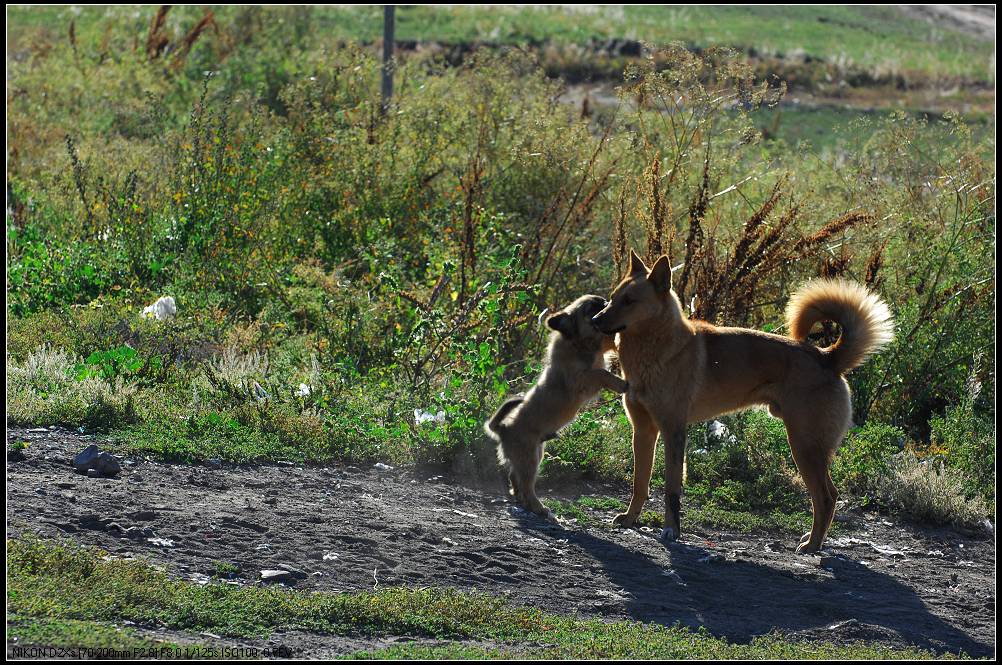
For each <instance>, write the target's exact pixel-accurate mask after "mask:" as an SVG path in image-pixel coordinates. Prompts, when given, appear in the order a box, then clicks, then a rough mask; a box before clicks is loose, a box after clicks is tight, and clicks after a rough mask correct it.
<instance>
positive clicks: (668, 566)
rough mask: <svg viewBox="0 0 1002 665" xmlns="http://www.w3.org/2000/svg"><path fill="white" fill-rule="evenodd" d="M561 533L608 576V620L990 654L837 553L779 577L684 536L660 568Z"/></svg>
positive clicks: (630, 553)
mask: <svg viewBox="0 0 1002 665" xmlns="http://www.w3.org/2000/svg"><path fill="white" fill-rule="evenodd" d="M520 523H521V524H520V526H521V528H522V529H523V530H525V531H531V532H535V533H537V534H540V535H544V534H545V535H546V536H549V537H552V536H553V535H554V531H553V528H552V525H548V524H546V523H545V522H543V521H541V520H539V519H538V518H535V517H534V516H525V517H524V518H521V519H520ZM559 535H560V538H562V539H567V540H568V541H569V544H573V545H577V546H578V547H580V548H582V549H583V550H584V551H585V552H587V553H588V555H590V556H591V557H592V558H594V560H595V561H597V562H598V563H599V564H600V565H601V566H602V567H603V568H604V571H605V574H606V576H607V578H608V579H609V581H610V582H611V584H612V585H614V586H615V587H616V589H617V590H621V591H618V595H619V596H621V597H622V599H621V600H620V601H619V603H620V605H619V607H616V608H615V609H614V610H613V612H612V613H615V614H619V613H620V612H621V613H622V614H625V615H627V616H630V617H631V618H633V619H638V620H641V621H647V622H653V623H659V624H663V625H674V624H679V625H682V626H687V627H690V628H698V627H701V626H702V627H705V628H706V629H707V630H709V631H710V632H711V633H712V634H714V635H716V636H718V637H726V638H727V639H728V640H731V641H735V642H747V641H749V640H751V639H752V638H754V637H756V636H760V635H765V634H768V633H770V632H772V631H776V630H778V631H779V632H781V633H784V634H789V633H800V634H803V635H805V636H809V637H811V638H814V639H826V638H827V639H826V641H828V640H832V639H835V640H836V641H838V642H845V641H852V640H876V639H879V640H880V641H882V642H885V643H886V642H888V641H890V642H892V643H900V644H902V645H903V644H911V645H914V646H917V647H919V648H922V649H927V650H929V651H932V652H935V653H943V652H946V651H950V652H956V651H959V650H962V651H964V652H965V653H967V654H968V655H969V656H973V657H983V656H990V655H992V654H993V653H994V652H993V648H992V646H991V645H990V644H985V643H982V642H978V641H976V640H975V639H973V638H972V637H970V636H969V635H967V634H966V633H964V632H963V631H961V630H959V629H958V628H956V627H955V626H952V625H950V624H949V623H947V622H945V621H943V620H942V619H940V618H939V617H937V616H936V615H934V614H932V613H931V612H930V611H929V610H928V609H927V607H926V605H925V603H924V602H923V600H922V599H921V598H920V597H919V596H917V595H916V594H915V592H914V591H913V590H912V589H910V588H909V587H908V586H906V585H904V584H902V583H901V582H900V581H899V580H897V579H895V578H894V577H891V576H889V575H886V574H884V573H881V572H877V571H874V570H872V569H870V568H869V567H867V566H865V565H863V564H862V563H860V562H858V561H854V560H852V559H850V558H848V557H845V556H842V555H838V556H836V557H832V558H830V559H826V561H825V568H821V567H820V566H819V565H818V561H819V560H818V559H817V558H816V557H801V556H800V555H796V554H794V553H793V551H792V545H791V551H790V552H789V554H788V556H789V557H790V559H791V564H794V565H792V566H791V567H790V568H786V569H784V568H781V567H773V566H770V565H768V564H766V563H759V562H756V561H754V560H751V559H748V558H743V557H742V558H736V559H729V558H725V557H722V556H721V552H720V550H719V549H716V548H709V547H703V546H701V545H698V544H692V543H691V542H685V538H683V542H679V543H672V544H669V545H662V544H661V543H659V546H661V547H666V549H667V553H668V557H669V561H668V562H666V563H659V562H658V561H655V560H652V559H651V558H650V557H649V556H648V555H647V554H645V553H644V552H643V551H641V545H642V544H643V540H644V538H647V536H644V535H641V534H639V533H638V534H637V547H636V548H635V549H631V548H630V547H628V546H624V545H621V544H619V543H617V542H614V541H612V540H610V539H606V538H603V537H601V535H594V534H592V533H589V532H587V531H582V530H579V529H565V530H562V531H560V532H559ZM690 538H691V537H690ZM795 564H800V566H797V565H795ZM833 627H834V628H833ZM835 631H837V632H835Z"/></svg>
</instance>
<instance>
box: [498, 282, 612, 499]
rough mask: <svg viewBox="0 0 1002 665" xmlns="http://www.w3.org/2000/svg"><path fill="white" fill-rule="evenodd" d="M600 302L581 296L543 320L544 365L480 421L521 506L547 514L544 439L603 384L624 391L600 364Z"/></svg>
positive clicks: (603, 340)
mask: <svg viewBox="0 0 1002 665" xmlns="http://www.w3.org/2000/svg"><path fill="white" fill-rule="evenodd" d="M603 307H605V299H604V298H601V297H599V296H582V297H580V298H578V299H577V300H575V301H574V302H573V303H571V305H569V306H568V307H567V308H566V309H564V310H563V311H562V312H559V313H557V314H554V315H553V316H551V317H550V318H548V319H547V320H546V325H547V326H549V327H550V328H551V329H552V330H553V332H552V333H551V334H550V344H549V347H548V348H547V350H546V367H545V369H543V373H542V374H541V375H540V377H539V380H538V381H537V382H536V385H535V386H533V387H532V389H531V390H529V392H528V393H527V394H526V395H525V396H524V397H522V396H519V397H514V398H512V399H509V400H508V401H506V402H505V403H504V404H502V405H501V407H500V408H499V409H498V410H497V413H495V414H494V416H493V417H492V418H491V419H490V420H489V421H487V423H485V424H484V431H485V432H487V434H488V436H490V437H491V438H492V439H494V440H495V441H496V442H497V443H498V461H499V462H500V463H501V465H502V466H504V467H505V468H506V469H507V470H508V479H509V480H510V481H511V493H512V495H513V496H514V497H515V499H516V500H517V501H518V502H519V503H520V504H521V505H522V506H523V507H524V508H525V509H526V510H529V511H532V512H534V513H536V514H537V515H541V516H543V517H550V511H549V510H548V509H547V508H546V507H545V506H544V505H543V504H542V503H540V501H539V498H538V497H537V496H536V475H537V474H538V472H539V462H540V460H541V459H542V458H543V447H544V444H545V441H547V440H548V439H552V438H553V437H554V436H556V435H555V432H556V431H557V430H558V429H560V428H561V427H563V426H564V425H566V424H567V423H569V422H571V421H572V420H573V419H574V416H576V415H577V412H578V410H579V409H580V408H581V407H582V406H584V404H585V402H587V401H588V400H590V399H591V398H593V397H595V396H596V395H597V394H598V393H599V392H600V391H601V390H602V388H606V389H607V390H613V391H615V392H618V393H623V392H626V389H627V387H628V386H627V383H626V382H625V381H623V380H622V379H621V378H619V377H618V376H616V375H615V374H612V373H611V372H609V371H608V370H607V369H606V368H605V358H604V354H605V352H606V351H611V350H612V348H613V337H612V336H611V335H603V334H602V333H601V332H599V330H598V328H596V327H595V324H594V323H593V322H592V317H593V316H595V314H598V312H599V311H601V309H602V308H603Z"/></svg>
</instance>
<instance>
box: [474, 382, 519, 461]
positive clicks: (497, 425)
mask: <svg viewBox="0 0 1002 665" xmlns="http://www.w3.org/2000/svg"><path fill="white" fill-rule="evenodd" d="M524 399H525V398H524V397H522V396H521V395H519V396H517V397H512V398H511V399H509V400H506V401H505V403H504V404H502V405H501V406H500V407H498V410H497V411H496V412H495V413H494V415H493V416H491V419H490V420H488V421H487V422H486V423H484V433H486V434H487V436H489V437H491V438H492V439H494V441H496V442H497V443H501V439H502V437H503V436H504V431H505V429H507V428H506V427H505V426H504V425H502V424H501V421H502V420H504V419H505V418H507V417H508V414H510V413H511V412H512V411H514V410H515V409H516V408H517V407H518V406H519V405H520V404H522V402H523V401H524ZM498 454H499V455H500V452H499V453H498Z"/></svg>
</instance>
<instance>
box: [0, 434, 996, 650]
mask: <svg viewBox="0 0 1002 665" xmlns="http://www.w3.org/2000/svg"><path fill="white" fill-rule="evenodd" d="M7 439H8V442H10V441H12V440H22V441H23V440H27V441H30V442H31V445H30V446H29V448H28V450H27V454H26V455H27V456H26V459H25V460H24V461H21V462H14V463H11V462H8V465H7V518H8V526H7V533H8V536H12V535H17V534H19V533H23V532H25V531H33V532H36V533H39V534H41V535H43V536H45V537H50V538H51V537H62V538H68V539H71V540H73V541H76V542H78V543H82V544H86V545H94V546H99V547H101V548H104V549H106V550H108V551H109V552H111V553H114V554H117V555H119V556H139V557H145V558H148V559H150V560H152V561H154V562H157V563H161V564H165V565H166V566H168V568H169V569H170V570H171V571H172V572H174V573H176V574H177V575H179V576H182V577H184V578H186V579H190V580H193V581H196V582H202V583H204V582H207V581H208V580H209V577H210V576H212V575H213V574H214V573H215V572H216V564H217V563H219V562H229V563H232V564H236V565H237V566H239V568H240V571H241V572H240V574H239V576H238V577H237V580H236V581H237V582H238V583H244V584H259V583H261V582H260V581H259V577H260V573H261V571H262V570H268V569H277V568H285V569H288V568H289V567H291V568H293V569H296V570H298V571H301V573H305V576H304V577H303V578H302V579H299V580H294V581H290V582H289V585H290V586H295V587H296V588H301V589H313V590H325V591H355V590H372V589H374V588H377V589H378V588H385V587H389V586H396V585H406V586H414V587H417V586H451V587H456V588H459V589H464V590H473V589H476V590H479V591H486V592H489V593H492V594H500V595H508V596H510V598H511V601H512V602H514V603H521V604H525V605H530V606H535V607H540V608H543V609H545V610H547V611H550V612H553V613H558V614H563V615H568V614H578V615H581V616H601V617H608V618H632V619H638V620H643V621H649V622H657V623H662V624H667V625H671V624H675V623H679V624H682V625H685V626H692V627H697V626H705V627H706V628H707V629H708V630H709V631H710V632H712V633H713V634H715V635H718V636H726V637H727V638H728V639H729V640H731V641H736V642H743V641H747V640H749V639H751V638H752V637H754V636H756V635H763V634H765V633H768V632H770V631H773V630H776V631H779V632H781V633H783V634H785V635H788V636H792V637H795V638H796V637H802V638H805V639H819V640H825V641H830V642H836V643H840V642H847V641H852V640H868V641H875V642H879V643H883V644H885V645H889V646H904V645H909V644H910V645H916V646H919V647H922V648H926V649H931V650H933V651H936V652H943V651H957V650H963V651H965V652H967V653H968V654H970V655H972V656H993V655H994V643H995V572H994V571H995V546H994V537H993V536H992V535H991V534H989V533H988V532H987V531H986V532H985V533H982V534H961V533H958V532H956V531H953V530H949V529H933V528H928V527H921V528H920V527H915V526H908V525H903V524H895V523H892V522H891V521H888V520H887V519H885V518H883V517H881V516H878V515H874V514H871V513H865V514H854V515H848V516H847V517H848V519H849V520H850V522H849V524H848V526H850V527H851V528H848V529H845V530H844V532H845V533H844V535H842V536H841V537H840V538H834V539H831V540H830V541H829V543H828V545H827V549H828V551H827V552H826V553H825V554H824V555H823V556H821V557H805V556H798V555H796V554H794V551H793V550H794V547H795V545H796V538H793V537H790V536H788V535H782V536H778V535H776V534H769V533H756V534H751V535H749V534H741V533H730V532H727V531H719V530H711V529H706V528H698V527H692V528H690V529H689V531H688V533H686V534H684V535H683V537H682V540H681V541H680V542H679V543H676V544H672V545H669V546H666V545H664V544H662V543H661V542H659V541H658V540H657V539H656V537H655V535H656V534H655V533H654V532H651V531H649V530H614V529H611V528H608V527H605V526H596V525H591V526H584V525H580V524H577V523H574V522H568V521H565V522H562V523H559V524H551V523H548V522H545V521H542V520H540V519H538V518H536V517H534V516H531V515H527V514H526V513H524V512H522V511H520V510H519V509H517V508H516V507H514V506H512V505H511V504H510V503H509V502H508V501H507V500H506V497H505V495H504V494H503V491H502V485H501V480H500V476H498V479H497V482H496V483H494V482H490V483H487V484H484V483H476V482H473V481H460V480H457V479H453V478H447V477H439V476H435V477H429V474H428V473H421V472H418V471H414V470H400V469H388V468H387V469H377V468H365V469H359V468H356V467H312V468H301V467H294V466H291V465H288V466H286V465H281V464H279V465H273V466H245V467H223V468H220V469H212V468H208V467H201V466H184V465H174V464H163V463H158V462H153V461H149V460H143V459H129V458H125V459H124V460H123V462H124V470H123V472H122V474H121V476H120V477H119V478H117V479H99V478H90V477H87V476H83V475H79V474H77V473H75V472H74V470H73V468H72V467H71V466H70V461H71V459H72V457H73V455H74V454H75V453H77V452H78V451H80V450H82V449H83V448H84V447H85V446H86V445H87V444H88V443H92V442H94V441H95V439H93V438H92V437H88V436H84V435H81V434H78V433H76V432H70V431H65V430H50V431H46V430H43V431H37V430H26V429H16V428H15V429H9V430H8V432H7ZM488 475H490V474H488ZM540 490H541V496H543V497H544V498H547V497H549V498H561V499H574V498H577V497H579V496H582V495H598V496H617V497H620V498H623V499H625V498H626V496H627V492H628V488H627V487H626V486H609V485H600V484H578V485H576V486H574V487H568V486H565V487H560V488H552V487H548V486H546V483H545V482H544V483H543V484H542V485H541V487H540ZM654 503H655V504H656V503H657V502H656V501H655V502H654ZM597 516H598V517H601V519H602V521H603V522H607V521H608V520H609V519H611V517H612V513H609V514H607V515H606V514H597ZM683 519H684V518H683ZM683 524H684V523H683ZM132 527H135V529H133V532H132V533H131V536H132V537H131V538H130V537H129V535H127V534H126V533H125V530H128V529H130V528H132ZM144 530H145V531H144ZM146 632H152V633H155V632H156V630H155V627H146ZM161 634H162V635H163V636H164V637H166V638H168V639H179V636H178V635H177V634H174V633H161ZM181 637H183V636H181ZM195 637H198V636H195ZM202 639H203V641H204V637H203V638H202ZM389 639H392V638H389ZM387 643H388V639H381V640H372V641H365V640H364V639H363V640H360V639H359V638H343V637H336V636H318V635H307V634H301V633H284V634H277V635H275V636H273V637H272V638H270V639H269V640H267V641H261V642H260V644H259V645H261V646H264V645H271V646H275V645H279V644H280V645H285V646H288V647H290V648H292V649H294V650H296V653H297V655H300V656H303V655H306V656H313V657H317V656H320V657H323V656H329V655H335V654H337V653H345V652H350V651H355V650H358V649H368V648H375V647H378V646H382V645H385V644H387ZM9 646H10V645H8V647H9Z"/></svg>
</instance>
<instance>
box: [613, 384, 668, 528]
mask: <svg viewBox="0 0 1002 665" xmlns="http://www.w3.org/2000/svg"><path fill="white" fill-rule="evenodd" d="M623 404H624V406H625V407H626V415H627V416H628V417H629V419H630V422H631V423H633V496H632V497H631V498H630V507H629V508H627V509H626V512H625V513H620V514H619V515H616V517H615V519H613V521H612V523H613V524H615V525H616V526H622V527H630V526H633V523H634V522H636V521H637V518H638V517H640V511H641V510H643V508H644V504H645V503H646V502H647V499H648V498H649V497H650V489H651V473H652V472H653V470H654V451H655V446H656V444H657V439H658V427H657V425H656V424H655V422H654V419H653V418H652V417H651V415H650V413H649V412H648V411H647V409H646V408H645V407H644V406H643V405H641V404H640V402H638V401H636V400H634V399H631V398H630V396H629V395H626V396H624V397H623Z"/></svg>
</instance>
